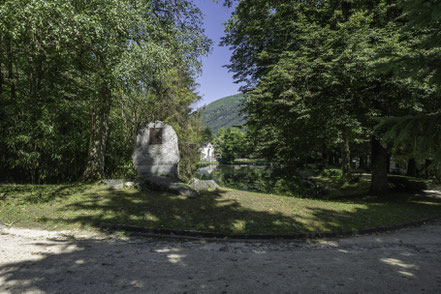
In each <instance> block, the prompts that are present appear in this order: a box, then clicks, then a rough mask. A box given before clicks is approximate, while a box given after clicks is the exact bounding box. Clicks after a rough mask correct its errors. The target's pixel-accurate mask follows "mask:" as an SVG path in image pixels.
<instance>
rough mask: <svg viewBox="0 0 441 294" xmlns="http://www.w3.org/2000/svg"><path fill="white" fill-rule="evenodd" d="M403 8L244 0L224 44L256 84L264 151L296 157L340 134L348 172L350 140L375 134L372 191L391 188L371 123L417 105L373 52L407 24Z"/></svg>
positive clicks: (253, 121) (255, 120)
mask: <svg viewBox="0 0 441 294" xmlns="http://www.w3.org/2000/svg"><path fill="white" fill-rule="evenodd" d="M399 15H400V12H399V9H397V8H396V7H395V6H394V5H389V4H388V3H387V2H386V1H306V2H305V1H290V2H273V1H264V0H262V1H247V0H243V1H241V2H240V3H239V4H238V6H237V8H236V11H235V13H234V15H233V16H232V18H231V19H230V20H229V22H228V24H227V26H226V34H227V35H226V37H225V38H224V44H225V45H229V46H231V47H232V49H233V50H234V52H233V57H232V59H231V65H230V69H231V70H232V71H233V72H235V73H236V75H235V77H236V78H237V80H238V81H246V82H247V86H246V88H248V89H251V91H250V93H251V97H250V98H249V99H248V101H247V112H248V119H249V123H248V128H249V131H250V132H255V134H256V136H257V137H258V138H259V139H257V140H260V141H259V142H257V146H258V150H260V151H261V152H262V154H267V155H268V154H271V153H272V154H274V155H275V158H276V159H278V160H279V161H283V162H290V161H291V162H292V161H294V162H295V161H299V159H301V158H302V157H305V156H307V154H308V153H309V154H311V152H320V151H319V149H321V148H322V147H321V146H323V145H327V144H329V143H330V142H332V139H333V138H340V142H341V144H342V148H341V150H342V155H343V156H342V157H343V158H344V159H345V160H343V169H344V171H345V174H346V175H348V159H349V158H350V156H349V148H348V145H349V144H348V143H351V142H354V139H357V138H361V139H367V137H368V136H371V137H372V138H371V142H372V148H371V151H372V152H373V154H372V155H373V156H372V157H373V159H374V160H375V161H376V162H375V163H374V164H373V166H374V167H375V168H373V170H372V172H373V177H372V187H371V190H372V191H373V192H376V193H383V192H385V190H386V189H387V177H386V175H387V167H386V166H387V164H385V160H387V156H385V155H387V149H386V148H387V146H386V145H385V144H384V142H380V141H381V139H382V137H383V136H382V133H381V132H374V131H375V130H374V128H373V127H374V126H375V125H376V123H377V119H378V118H381V117H385V116H388V115H391V114H398V113H406V112H407V111H409V109H411V108H412V106H409V105H403V104H401V102H402V101H403V99H404V97H405V96H406V95H409V94H410V93H411V87H410V86H409V85H408V84H406V82H405V81H403V80H402V79H400V78H397V77H395V76H393V75H391V74H390V73H379V72H377V71H376V70H375V68H376V66H377V65H376V59H375V58H374V56H375V55H376V54H377V53H378V52H379V51H380V49H381V48H382V46H383V44H384V43H385V40H384V38H386V37H387V35H388V33H390V32H391V31H392V32H396V31H397V30H398V28H399V27H400V26H402V24H401V23H400V22H396V21H395V19H396V17H398V16H399ZM394 36H396V35H394ZM318 147H320V148H319V149H317V148H318ZM374 153H375V154H374Z"/></svg>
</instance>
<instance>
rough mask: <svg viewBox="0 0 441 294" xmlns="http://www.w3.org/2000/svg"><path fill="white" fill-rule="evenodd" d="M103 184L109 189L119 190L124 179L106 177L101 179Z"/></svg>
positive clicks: (122, 185) (122, 186)
mask: <svg viewBox="0 0 441 294" xmlns="http://www.w3.org/2000/svg"><path fill="white" fill-rule="evenodd" d="M103 184H105V185H106V187H107V189H109V190H121V189H122V188H124V180H121V179H106V180H103Z"/></svg>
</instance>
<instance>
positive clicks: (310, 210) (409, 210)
mask: <svg viewBox="0 0 441 294" xmlns="http://www.w3.org/2000/svg"><path fill="white" fill-rule="evenodd" d="M230 193H232V192H231V191H230V192H229V191H223V190H220V191H218V192H212V193H206V194H203V195H200V196H199V197H198V198H196V199H192V198H186V197H183V196H176V195H170V194H167V193H159V192H150V193H139V192H135V191H131V192H128V191H107V190H104V189H102V190H101V191H91V192H88V191H87V190H86V191H83V193H82V197H79V198H75V201H70V202H69V203H66V204H63V205H62V206H61V207H59V208H58V210H59V211H58V213H56V214H54V215H52V216H51V215H48V216H46V217H45V218H44V221H45V222H48V223H53V224H57V223H59V222H62V223H67V224H69V223H75V224H80V225H82V226H92V227H93V226H95V227H101V225H102V224H126V225H135V226H142V227H151V228H159V229H161V228H163V229H175V230H195V231H203V232H214V233H223V234H277V235H280V234H287V235H289V234H298V233H311V232H312V233H318V232H342V231H343V232H348V231H352V230H359V229H368V228H369V229H370V228H375V227H384V226H392V225H397V224H403V223H409V222H413V221H417V220H420V219H424V218H428V217H433V216H436V215H440V214H441V209H440V207H441V200H440V199H437V198H434V197H430V195H425V194H408V195H401V197H398V196H397V197H395V196H393V197H391V198H388V199H383V198H382V199H381V201H378V198H368V199H346V200H340V201H314V200H300V199H295V198H289V199H286V201H290V202H291V203H288V204H282V205H280V204H277V205H279V206H278V207H275V206H274V205H276V204H275V203H274V202H271V201H272V199H271V197H270V196H265V197H267V198H264V197H263V196H261V195H259V194H251V193H248V194H244V195H245V196H244V195H242V196H240V197H231V194H230ZM238 193H240V192H238ZM264 199H267V200H271V201H270V202H265V200H264ZM296 201H310V202H306V204H302V205H301V206H296ZM312 204H313V205H312ZM284 205H285V206H284ZM272 206H274V207H272ZM273 208H274V209H273ZM296 209H297V210H296ZM59 213H61V216H60V214H59Z"/></svg>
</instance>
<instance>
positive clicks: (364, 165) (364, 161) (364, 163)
mask: <svg viewBox="0 0 441 294" xmlns="http://www.w3.org/2000/svg"><path fill="white" fill-rule="evenodd" d="M359 168H360V169H367V158H366V156H360V166H359Z"/></svg>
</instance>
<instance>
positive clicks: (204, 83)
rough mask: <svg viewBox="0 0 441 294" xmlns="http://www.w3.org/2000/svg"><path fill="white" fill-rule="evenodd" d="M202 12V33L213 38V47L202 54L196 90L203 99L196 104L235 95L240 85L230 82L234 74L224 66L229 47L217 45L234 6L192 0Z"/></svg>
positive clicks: (228, 56)
mask: <svg viewBox="0 0 441 294" xmlns="http://www.w3.org/2000/svg"><path fill="white" fill-rule="evenodd" d="M193 1H194V3H195V5H197V6H198V7H199V8H200V9H201V11H202V13H203V14H204V26H205V34H206V35H207V36H208V37H209V38H210V39H211V40H213V51H212V53H211V54H210V55H209V56H208V57H203V58H202V64H203V67H202V75H201V76H200V77H199V78H197V79H196V81H197V82H198V83H199V84H200V86H199V88H198V89H197V91H198V92H199V94H200V96H202V100H201V101H200V102H198V103H197V107H201V106H204V105H206V104H209V103H210V102H212V101H214V100H217V99H219V98H223V97H226V96H230V95H234V94H236V93H238V92H239V90H238V89H239V85H238V84H235V83H233V74H232V73H229V72H228V69H226V68H224V67H223V66H224V65H226V64H228V63H229V62H230V56H231V51H229V50H228V48H226V47H220V46H219V43H220V39H221V37H222V36H223V35H224V26H223V23H224V22H225V21H226V20H228V18H229V17H230V15H231V12H232V11H233V9H231V8H227V7H224V6H223V5H222V1H219V3H215V2H213V1H212V0H193Z"/></svg>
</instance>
